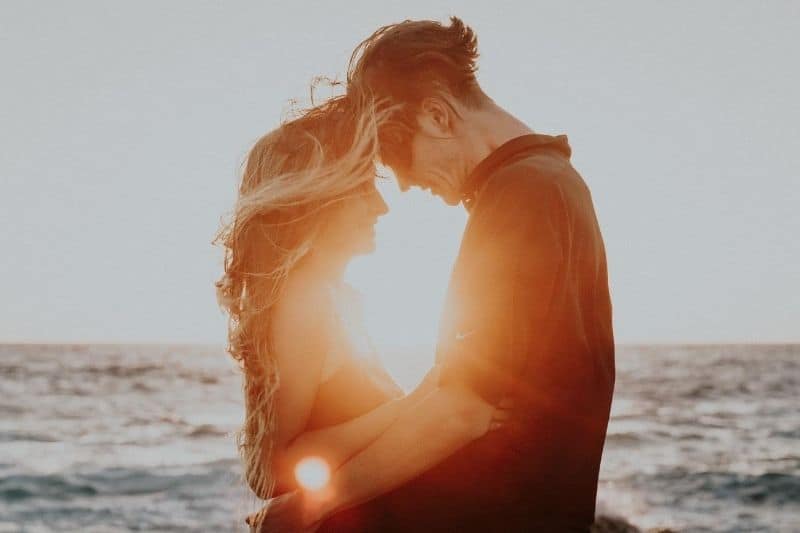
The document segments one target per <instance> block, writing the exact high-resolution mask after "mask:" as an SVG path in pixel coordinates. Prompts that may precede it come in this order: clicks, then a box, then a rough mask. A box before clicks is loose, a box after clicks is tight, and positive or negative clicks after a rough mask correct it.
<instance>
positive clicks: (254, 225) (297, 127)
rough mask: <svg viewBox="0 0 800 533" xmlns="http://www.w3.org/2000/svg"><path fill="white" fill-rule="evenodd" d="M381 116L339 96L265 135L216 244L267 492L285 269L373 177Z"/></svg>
mask: <svg viewBox="0 0 800 533" xmlns="http://www.w3.org/2000/svg"><path fill="white" fill-rule="evenodd" d="M378 119H379V117H378V115H376V113H375V112H374V104H373V103H372V102H371V101H370V100H369V99H368V98H361V99H359V98H358V97H357V96H354V95H352V94H351V95H349V96H338V97H334V98H331V99H330V100H328V101H326V102H324V103H322V104H321V105H317V106H315V107H312V108H311V109H309V110H307V111H306V112H305V113H303V114H302V115H301V116H299V117H297V118H294V119H293V120H289V121H286V122H284V123H283V124H282V125H281V126H280V127H278V128H277V129H275V130H274V131H272V132H270V133H268V134H266V135H265V136H263V137H262V138H261V139H259V140H258V141H257V142H256V143H255V145H254V146H253V148H252V149H251V150H250V153H249V155H248V157H247V160H246V163H245V165H244V172H243V175H242V180H241V184H240V187H239V196H238V200H237V202H236V205H235V207H234V210H233V214H232V216H231V217H230V220H229V221H228V222H227V223H225V224H223V227H222V229H221V230H220V231H219V233H218V235H217V237H216V239H215V240H214V243H215V244H221V245H222V246H223V247H224V251H225V259H224V269H225V272H224V274H223V276H222V277H221V279H220V280H219V281H217V283H216V287H217V298H218V301H219V304H220V306H221V307H222V308H223V309H224V310H225V311H226V312H227V313H228V315H229V323H228V352H229V353H230V355H231V356H232V357H233V358H234V359H235V360H236V362H237V363H238V365H239V367H240V369H241V370H242V373H243V388H244V399H245V420H244V424H243V426H242V427H241V429H240V430H239V432H238V433H237V436H236V437H237V438H236V441H237V446H238V448H239V453H240V457H241V459H242V461H243V472H244V480H245V481H246V482H247V483H248V485H249V486H250V487H251V488H252V489H253V491H254V492H255V493H256V494H257V495H258V496H259V497H261V498H264V499H267V498H269V497H270V496H271V495H272V494H273V492H274V487H275V479H274V476H273V475H272V471H271V470H272V468H271V466H272V455H273V454H272V452H273V445H274V439H273V438H272V437H273V434H274V431H275V426H276V407H275V394H276V392H277V390H278V387H279V385H280V376H279V374H278V370H277V367H276V360H275V354H274V351H273V343H272V342H271V341H272V339H271V337H270V324H271V318H272V316H271V315H272V309H273V306H274V305H275V303H276V302H277V300H278V299H279V298H280V297H281V291H282V289H283V286H284V283H285V280H286V277H287V275H288V273H289V272H290V271H291V270H292V268H293V267H294V266H295V265H296V264H297V263H298V261H300V259H302V258H303V257H304V256H306V254H308V253H309V251H310V250H311V249H312V247H313V245H314V241H315V238H316V237H317V236H318V235H320V233H321V229H322V228H323V227H324V225H325V222H326V218H327V217H326V216H325V214H326V210H327V209H328V208H329V207H330V206H332V205H333V204H335V203H336V202H337V201H338V200H340V199H342V198H345V197H347V196H348V193H349V192H350V191H353V190H355V189H356V188H357V187H358V186H359V185H362V184H364V183H366V182H369V181H371V180H373V179H375V167H374V161H375V158H376V155H377V151H378V146H377V123H378Z"/></svg>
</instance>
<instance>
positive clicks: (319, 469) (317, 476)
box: [294, 457, 331, 490]
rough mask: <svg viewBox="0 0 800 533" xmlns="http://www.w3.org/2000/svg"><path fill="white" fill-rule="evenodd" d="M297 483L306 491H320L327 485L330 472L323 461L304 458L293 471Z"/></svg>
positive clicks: (315, 458) (317, 458)
mask: <svg viewBox="0 0 800 533" xmlns="http://www.w3.org/2000/svg"><path fill="white" fill-rule="evenodd" d="M294 477H295V479H296V480H297V483H299V484H300V486H301V487H303V488H304V489H306V490H320V489H321V488H323V487H325V485H327V484H328V481H329V480H330V478H331V471H330V468H329V467H328V463H326V462H325V461H324V460H323V459H321V458H319V457H306V458H305V459H302V460H301V461H300V462H299V463H297V466H296V467H295V469H294Z"/></svg>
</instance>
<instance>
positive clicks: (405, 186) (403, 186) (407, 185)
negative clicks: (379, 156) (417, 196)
mask: <svg viewBox="0 0 800 533" xmlns="http://www.w3.org/2000/svg"><path fill="white" fill-rule="evenodd" d="M397 186H398V187H400V192H407V191H408V189H410V188H411V184H410V183H409V182H408V181H407V180H405V179H403V177H401V176H397Z"/></svg>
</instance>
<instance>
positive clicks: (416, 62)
mask: <svg viewBox="0 0 800 533" xmlns="http://www.w3.org/2000/svg"><path fill="white" fill-rule="evenodd" d="M477 59H478V39H477V37H476V35H475V32H474V31H473V30H472V28H470V27H469V26H467V25H465V24H464V22H463V21H461V19H459V18H457V17H451V18H450V25H448V26H445V25H443V24H441V23H439V22H436V21H432V20H406V21H404V22H400V23H398V24H391V25H389V26H384V27H382V28H380V29H378V30H377V31H376V32H375V33H373V34H372V35H370V36H369V37H367V38H366V39H365V40H364V41H362V42H361V44H359V45H358V46H357V47H356V49H355V51H354V52H353V55H352V56H351V58H350V65H349V67H348V73H347V84H348V91H366V92H367V93H369V94H370V96H371V97H372V98H375V99H376V101H377V102H378V103H379V106H393V107H395V108H396V111H394V112H393V113H391V115H390V119H389V120H387V121H385V123H384V124H383V125H382V126H381V127H380V129H379V141H380V158H381V161H382V163H383V164H385V165H388V166H390V167H392V168H393V169H394V170H395V171H397V170H401V171H402V170H407V169H408V167H409V166H410V163H411V139H412V137H413V135H414V132H415V131H416V128H417V122H416V116H417V112H418V110H419V104H420V103H421V102H422V101H423V100H424V99H425V98H426V97H429V96H433V95H436V94H437V93H441V92H442V91H445V92H447V93H449V94H451V95H452V96H454V97H455V98H457V99H458V100H459V101H460V102H461V103H463V104H464V105H466V106H468V107H478V106H480V105H481V104H482V103H484V102H485V101H486V99H487V97H486V95H485V94H484V93H483V91H482V90H481V88H480V86H479V85H478V82H477V80H476V78H475V71H476V70H477V65H476V61H477Z"/></svg>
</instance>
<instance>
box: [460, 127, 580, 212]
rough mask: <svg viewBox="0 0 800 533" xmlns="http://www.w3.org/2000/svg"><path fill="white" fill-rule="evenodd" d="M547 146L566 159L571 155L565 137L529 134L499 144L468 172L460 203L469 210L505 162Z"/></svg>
mask: <svg viewBox="0 0 800 533" xmlns="http://www.w3.org/2000/svg"><path fill="white" fill-rule="evenodd" d="M545 145H548V147H550V148H555V149H556V150H558V151H560V152H562V153H563V154H564V155H565V156H566V157H567V158H569V156H570V155H571V154H572V150H571V149H570V146H569V143H568V142H567V136H566V135H543V134H540V133H530V134H527V135H521V136H519V137H515V138H513V139H511V140H510V141H507V142H505V143H503V144H501V145H500V146H499V147H498V148H497V149H496V150H494V151H493V152H492V153H490V154H489V155H488V156H486V157H485V158H484V159H483V160H482V161H481V162H480V163H478V165H477V166H476V167H475V168H474V169H473V170H472V172H470V174H469V176H468V177H467V179H466V181H465V182H464V186H463V187H462V188H461V201H462V202H463V203H464V206H465V207H466V208H467V209H468V210H469V209H470V207H471V204H472V203H473V202H474V201H475V197H476V196H477V193H478V191H479V190H480V188H481V185H482V184H483V183H484V182H485V181H486V180H487V179H488V178H489V176H491V175H492V173H493V172H494V171H495V170H497V169H498V168H499V167H500V166H502V165H503V164H504V163H505V162H506V161H508V160H509V159H511V158H512V157H514V156H516V155H519V154H520V153H523V152H527V151H530V150H533V149H535V148H538V147H541V146H545Z"/></svg>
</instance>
